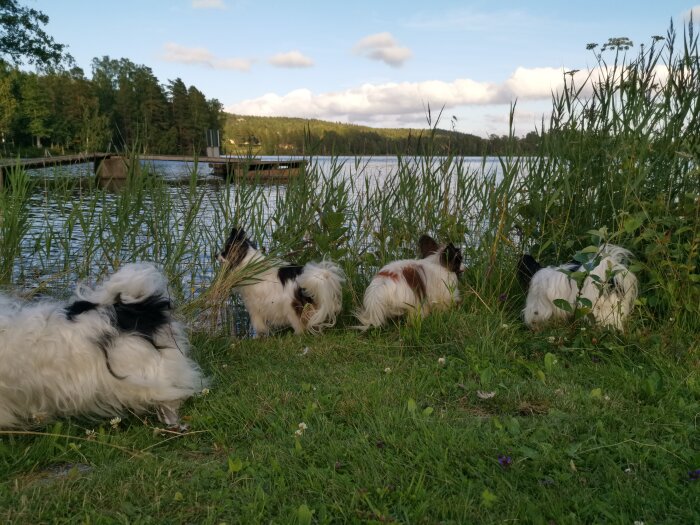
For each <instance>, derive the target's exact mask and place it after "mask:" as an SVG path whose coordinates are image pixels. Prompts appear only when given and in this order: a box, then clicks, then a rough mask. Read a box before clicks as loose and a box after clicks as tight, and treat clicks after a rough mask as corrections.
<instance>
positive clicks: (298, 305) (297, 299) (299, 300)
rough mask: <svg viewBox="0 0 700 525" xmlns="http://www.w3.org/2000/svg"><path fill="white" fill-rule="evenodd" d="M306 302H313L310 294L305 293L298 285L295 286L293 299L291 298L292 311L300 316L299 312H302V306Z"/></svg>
mask: <svg viewBox="0 0 700 525" xmlns="http://www.w3.org/2000/svg"><path fill="white" fill-rule="evenodd" d="M307 304H311V305H313V304H314V300H313V299H312V298H311V296H310V295H308V294H307V293H306V291H305V290H304V289H303V288H301V287H300V286H297V288H296V290H294V299H293V300H292V308H294V311H295V312H296V313H297V315H298V316H299V317H301V314H302V313H303V312H304V307H305V306H306V305H307Z"/></svg>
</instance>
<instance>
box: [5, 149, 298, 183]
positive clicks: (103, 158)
mask: <svg viewBox="0 0 700 525" xmlns="http://www.w3.org/2000/svg"><path fill="white" fill-rule="evenodd" d="M133 158H134V160H137V161H171V162H189V163H192V164H194V163H198V164H207V165H208V166H209V167H211V168H212V170H213V172H214V174H215V175H219V176H221V177H224V178H226V179H227V180H236V181H240V180H249V181H250V180H260V181H266V182H285V181H287V180H289V179H290V178H293V177H296V176H298V175H299V174H300V173H301V171H302V169H303V168H304V167H305V166H306V161H305V160H297V159H294V160H262V159H256V158H244V157H206V156H202V157H191V156H185V155H135V156H134V157H133ZM88 162H93V163H94V170H95V173H96V174H97V176H98V177H99V178H100V179H101V180H119V179H125V178H126V175H127V173H128V165H129V163H130V162H131V158H129V157H127V156H123V155H118V154H115V153H80V154H76V155H60V156H56V157H40V158H33V159H12V158H7V159H0V187H2V183H3V178H4V175H5V174H6V173H8V172H10V171H11V170H12V169H15V168H17V167H20V168H23V169H42V168H49V167H52V166H61V165H69V164H85V163H88Z"/></svg>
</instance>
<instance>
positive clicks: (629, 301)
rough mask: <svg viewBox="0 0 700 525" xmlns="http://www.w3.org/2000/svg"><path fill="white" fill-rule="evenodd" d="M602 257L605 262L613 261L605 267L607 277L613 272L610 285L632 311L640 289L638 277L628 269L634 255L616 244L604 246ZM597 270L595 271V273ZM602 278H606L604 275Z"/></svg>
mask: <svg viewBox="0 0 700 525" xmlns="http://www.w3.org/2000/svg"><path fill="white" fill-rule="evenodd" d="M601 255H602V256H603V258H604V259H603V261H605V258H607V259H610V260H612V261H613V264H608V265H604V266H605V271H606V275H607V274H609V272H610V271H611V270H612V277H611V278H610V279H609V281H608V284H609V285H610V286H612V288H613V289H614V290H615V291H616V292H617V293H618V294H619V295H620V297H621V298H623V301H624V302H625V306H626V307H627V309H628V311H629V310H631V309H632V305H633V304H634V301H635V300H636V299H637V293H638V288H639V284H638V282H637V277H636V276H635V275H634V274H633V273H632V272H631V271H630V270H629V268H628V265H629V263H630V261H631V260H632V259H633V258H634V255H633V254H632V252H631V251H629V250H627V249H626V248H622V247H621V246H616V245H614V244H606V245H605V246H603V248H602V250H601ZM596 270H597V268H596ZM596 270H594V273H595V272H596ZM600 277H601V278H604V276H603V275H601V276H600Z"/></svg>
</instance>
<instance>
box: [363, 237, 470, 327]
mask: <svg viewBox="0 0 700 525" xmlns="http://www.w3.org/2000/svg"><path fill="white" fill-rule="evenodd" d="M418 249H419V253H420V255H421V258H420V259H404V260H400V261H393V262H391V263H389V264H387V265H386V266H384V267H383V268H382V269H381V270H379V272H378V273H377V274H376V275H375V276H374V277H373V278H372V281H371V282H370V284H369V286H368V287H367V290H366V291H365V296H364V300H363V308H362V310H360V311H359V312H357V314H356V316H357V318H358V319H359V321H360V326H359V328H361V329H363V330H367V329H368V328H370V327H373V326H381V325H383V324H384V323H385V322H386V321H387V320H388V319H390V318H393V317H399V316H403V315H406V314H408V313H411V312H414V313H419V314H420V315H422V316H423V317H425V316H427V315H428V314H429V313H430V312H431V311H433V310H444V309H447V308H449V307H450V306H452V305H454V304H456V303H458V302H459V300H460V298H459V290H458V289H457V278H458V276H459V275H460V274H461V273H462V272H463V271H464V265H463V264H462V253H461V251H460V250H459V249H457V248H456V247H455V246H454V245H453V244H452V243H449V244H447V245H444V246H440V245H438V243H437V242H436V241H435V240H434V239H433V238H431V237H430V236H428V235H423V236H421V238H420V239H419V240H418Z"/></svg>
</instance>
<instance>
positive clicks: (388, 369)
mask: <svg viewBox="0 0 700 525" xmlns="http://www.w3.org/2000/svg"><path fill="white" fill-rule="evenodd" d="M384 373H385V374H389V373H391V368H389V367H388V366H387V367H386V368H385V369H384Z"/></svg>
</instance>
